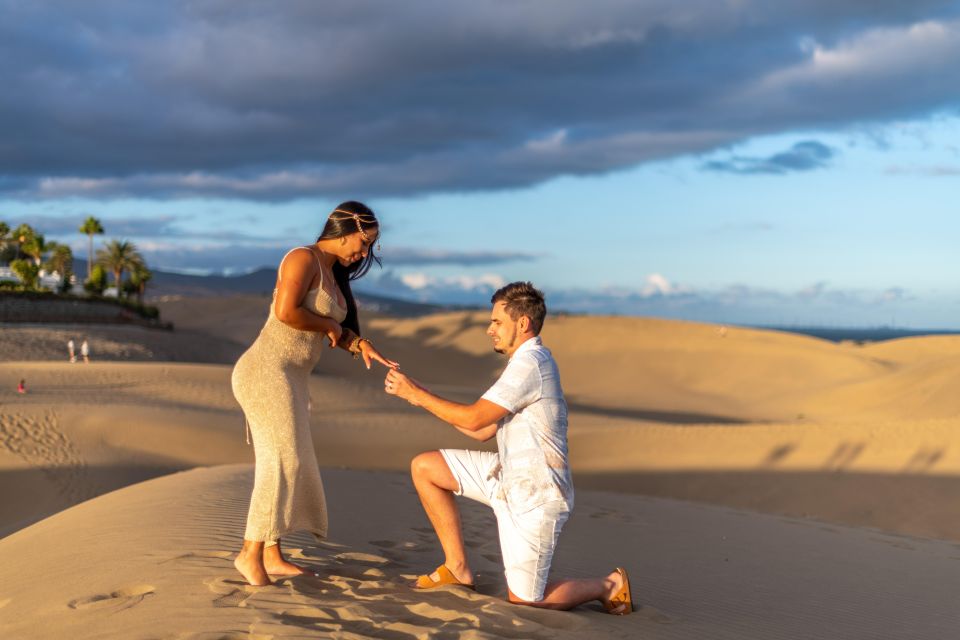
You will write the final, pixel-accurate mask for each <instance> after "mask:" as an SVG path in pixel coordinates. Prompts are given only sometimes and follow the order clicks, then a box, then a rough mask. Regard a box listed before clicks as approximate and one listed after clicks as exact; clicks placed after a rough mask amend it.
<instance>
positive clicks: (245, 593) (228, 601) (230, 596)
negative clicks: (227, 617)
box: [204, 578, 267, 608]
mask: <svg viewBox="0 0 960 640" xmlns="http://www.w3.org/2000/svg"><path fill="white" fill-rule="evenodd" d="M204 584H205V585H207V588H208V589H210V591H212V592H213V594H214V595H215V596H217V597H216V598H214V600H213V606H215V607H219V608H224V607H243V606H245V604H246V602H247V599H248V598H250V596H252V595H253V594H254V593H256V592H257V591H258V590H260V589H266V588H267V587H251V586H250V585H248V584H247V583H246V582H243V581H241V580H233V579H228V578H210V579H208V580H205V581H204Z"/></svg>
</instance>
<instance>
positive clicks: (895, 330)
mask: <svg viewBox="0 0 960 640" xmlns="http://www.w3.org/2000/svg"><path fill="white" fill-rule="evenodd" d="M743 326H750V327H752V328H754V329H769V330H772V331H785V332H787V333H799V334H800V335H804V336H811V337H813V338H821V339H823V340H830V341H831V342H843V341H845V340H849V341H853V342H881V341H883V340H895V339H897V338H912V337H916V336H953V335H958V334H960V330H956V331H951V330H948V329H908V328H901V327H867V328H856V327H783V326H770V325H743Z"/></svg>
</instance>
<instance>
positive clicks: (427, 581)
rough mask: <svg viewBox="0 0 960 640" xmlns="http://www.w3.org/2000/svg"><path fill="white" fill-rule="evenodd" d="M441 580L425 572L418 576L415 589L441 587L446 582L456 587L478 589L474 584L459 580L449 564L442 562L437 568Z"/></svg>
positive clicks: (414, 585)
mask: <svg viewBox="0 0 960 640" xmlns="http://www.w3.org/2000/svg"><path fill="white" fill-rule="evenodd" d="M436 574H437V576H439V578H440V579H439V580H434V579H433V578H431V577H430V574H429V573H425V574H423V575H422V576H419V577H418V578H417V581H416V582H415V583H414V584H413V588H414V589H434V588H436V587H441V586H443V585H445V584H449V585H453V586H455V587H466V588H467V589H472V590H474V591H476V587H474V586H473V585H472V584H467V583H465V582H460V581H459V580H457V577H456V576H455V575H453V573H451V572H450V569H447V565H445V564H442V565H440V566H439V567H437V570H436Z"/></svg>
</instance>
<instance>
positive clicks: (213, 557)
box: [157, 551, 234, 567]
mask: <svg viewBox="0 0 960 640" xmlns="http://www.w3.org/2000/svg"><path fill="white" fill-rule="evenodd" d="M233 555H234V554H233V552H232V551H192V552H190V553H184V554H182V555H179V556H174V557H173V558H167V559H165V560H161V561H160V562H158V563H157V564H166V563H168V562H178V563H179V562H183V563H185V564H190V565H199V566H202V567H212V566H223V561H224V560H229V559H230V558H232V557H233Z"/></svg>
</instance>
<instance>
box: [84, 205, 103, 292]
mask: <svg viewBox="0 0 960 640" xmlns="http://www.w3.org/2000/svg"><path fill="white" fill-rule="evenodd" d="M80 233H83V234H86V236H87V239H88V240H89V241H90V245H89V249H87V280H89V279H90V274H91V273H92V272H93V234H95V233H103V225H101V224H100V221H99V220H97V219H96V218H94V217H93V216H88V217H87V219H86V220H84V221H83V224H82V225H80Z"/></svg>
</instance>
